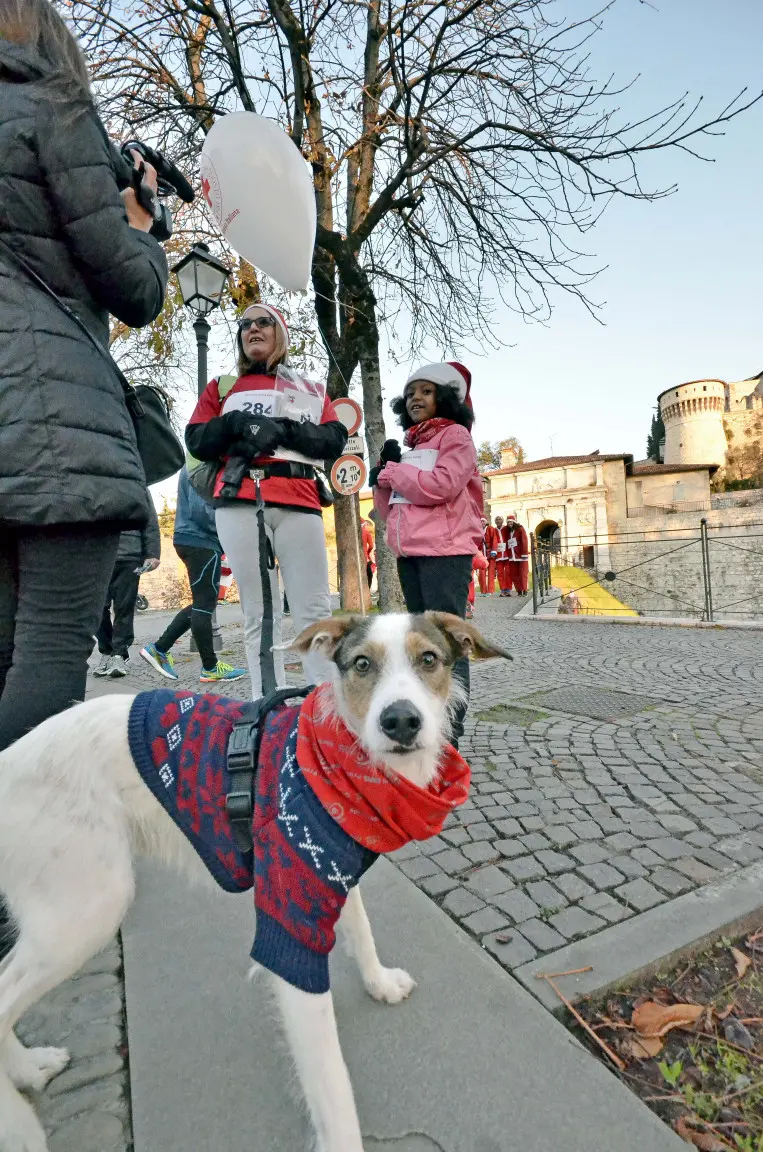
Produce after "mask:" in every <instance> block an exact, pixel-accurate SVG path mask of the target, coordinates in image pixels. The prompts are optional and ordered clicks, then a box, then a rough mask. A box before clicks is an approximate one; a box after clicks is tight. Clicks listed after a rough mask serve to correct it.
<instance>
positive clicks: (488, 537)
mask: <svg viewBox="0 0 763 1152" xmlns="http://www.w3.org/2000/svg"><path fill="white" fill-rule="evenodd" d="M500 543H501V534H500V532H499V531H498V529H497V528H496V527H495V526H494V525H493V524H491V523H490V521H489V520H488V519H486V517H484V516H483V517H482V551H483V552H484V554H485V559H486V560H487V571H486V572H482V571H481V572H480V592H481V593H482V594H483V596H484V595H488V596H492V595H493V593H494V592H495V564H496V560H497V559H498V546H499V545H500Z"/></svg>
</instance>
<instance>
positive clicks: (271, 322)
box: [238, 316, 276, 332]
mask: <svg viewBox="0 0 763 1152" xmlns="http://www.w3.org/2000/svg"><path fill="white" fill-rule="evenodd" d="M275 326H276V322H275V319H274V318H273V317H272V316H246V317H245V318H244V319H243V320H239V322H238V330H239V332H248V331H249V329H250V328H252V327H254V328H259V329H261V330H262V331H264V330H265V329H266V328H275Z"/></svg>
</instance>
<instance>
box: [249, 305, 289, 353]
mask: <svg viewBox="0 0 763 1152" xmlns="http://www.w3.org/2000/svg"><path fill="white" fill-rule="evenodd" d="M252 308H261V309H262V311H263V312H267V314H268V315H269V316H272V317H273V319H274V320H275V322H276V324H277V325H278V327H279V328H280V329H281V331H282V332H283V334H284V336H285V337H286V343H287V344H288V343H289V328H288V325H287V323H286V321H285V320H284V318H283V316H282V314H281V313H280V312H279V311H278V309H277V308H274V307H273V305H272V304H250V305H249V307H248V308H247V309H246V311H245V312H244V315H245V316H246V314H247V312H251V310H252Z"/></svg>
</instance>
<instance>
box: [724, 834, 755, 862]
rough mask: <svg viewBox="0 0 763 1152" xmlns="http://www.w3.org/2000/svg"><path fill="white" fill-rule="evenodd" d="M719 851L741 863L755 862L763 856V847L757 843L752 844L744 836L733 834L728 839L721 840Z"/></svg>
mask: <svg viewBox="0 0 763 1152" xmlns="http://www.w3.org/2000/svg"><path fill="white" fill-rule="evenodd" d="M718 851H719V852H722V853H723V854H724V856H729V857H730V858H731V859H732V860H734V861H735V862H736V863H737V864H741V865H744V864H754V863H755V861H756V860H760V858H761V856H763V849H761V848H759V847H758V845H757V844H752V843H751V842H750V841H749V840H747V839H746V837H744V836H732V837H731V838H730V839H728V840H721V841H719V843H718Z"/></svg>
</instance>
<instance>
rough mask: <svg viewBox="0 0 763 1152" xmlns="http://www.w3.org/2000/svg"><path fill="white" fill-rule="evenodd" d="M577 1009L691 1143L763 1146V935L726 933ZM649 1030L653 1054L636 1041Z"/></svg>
mask: <svg viewBox="0 0 763 1152" xmlns="http://www.w3.org/2000/svg"><path fill="white" fill-rule="evenodd" d="M578 1008H579V1010H580V1011H581V1014H582V1016H583V1017H584V1019H586V1021H587V1022H588V1023H589V1024H590V1025H591V1026H592V1027H593V1029H594V1030H595V1032H596V1034H597V1035H598V1036H599V1037H600V1038H601V1040H602V1041H604V1042H605V1043H606V1044H608V1045H609V1046H610V1048H611V1049H612V1050H613V1051H614V1052H615V1053H616V1054H617V1055H619V1057H620V1058H621V1059H622V1060H623V1062H624V1065H625V1066H624V1068H623V1070H622V1071H621V1072H620V1073H619V1075H620V1076H621V1078H622V1079H623V1080H624V1081H625V1083H626V1084H627V1085H628V1086H629V1087H630V1088H631V1089H632V1091H634V1092H635V1093H636V1094H637V1095H638V1096H640V1097H641V1099H642V1100H643V1101H644V1103H645V1104H647V1105H648V1106H649V1107H650V1108H651V1109H652V1111H654V1112H656V1113H657V1115H658V1116H660V1117H661V1118H662V1119H663V1120H664V1121H665V1122H666V1123H667V1124H669V1125H670V1126H671V1127H672V1128H673V1129H674V1130H675V1131H676V1132H677V1133H678V1134H679V1135H680V1136H682V1137H683V1139H684V1140H685V1141H686V1142H687V1144H689V1145H690V1146H691V1145H693V1146H694V1147H695V1148H698V1149H700V1150H701V1152H726V1150H727V1149H728V1150H731V1152H763V932H754V933H752V934H751V935H747V936H744V937H741V938H740V939H738V940H735V941H731V940H728V939H726V938H725V937H723V936H721V937H719V938H718V940H716V942H715V944H714V945H712V947H710V948H709V949H708V950H707V951H705V952H703V953H702V954H701V955H699V956H696V957H695V958H694V959H693V960H691V962H689V963H688V964H687V963H686V962H684V963H683V964H680V965H679V967H678V968H677V969H675V970H674V971H672V972H669V973H667V974H659V975H658V976H656V977H655V978H654V979H653V980H651V981H649V982H645V983H643V984H636V985H634V986H632V987H631V988H629V989H627V990H625V991H623V992H621V993H619V994H612V995H610V996H609V997H607V999H606V1001H605V1002H604V1003H592V1002H586V1003H583V1004H581V1005H578ZM687 1012H688V1014H689V1016H693V1017H694V1022H692V1023H688V1018H687V1016H686V1015H685V1013H687ZM644 1013H646V1014H647V1015H646V1016H645V1015H643V1014H644ZM676 1013H677V1014H679V1015H681V1016H682V1017H683V1019H684V1023H683V1024H680V1025H675V1024H674V1025H672V1026H671V1030H670V1031H666V1032H664V1033H663V1034H661V1035H659V1036H657V1037H656V1038H655V1037H654V1036H653V1034H654V1033H658V1032H660V1027H661V1025H659V1024H657V1023H656V1018H661V1019H662V1020H663V1022H664V1020H665V1019H666V1018H667V1014H670V1015H671V1016H673V1018H674V1019H675V1015H674V1014H676ZM647 1019H648V1020H649V1021H651V1024H650V1026H649V1027H647V1026H646V1025H645V1024H644V1023H643V1021H645V1020H647ZM639 1025H640V1028H641V1031H640V1032H639ZM662 1026H663V1027H664V1023H663V1025H662ZM578 1035H579V1036H580V1037H581V1039H583V1040H584V1043H586V1044H587V1045H588V1046H589V1047H590V1048H591V1049H592V1051H594V1052H595V1053H596V1055H597V1056H600V1057H602V1055H603V1054H602V1052H601V1051H599V1050H598V1048H597V1046H595V1045H594V1043H593V1041H592V1040H591V1037H590V1036H588V1035H587V1034H585V1033H583V1032H582V1030H579V1031H578ZM644 1035H646V1036H647V1037H649V1036H652V1039H651V1040H649V1039H648V1040H646V1041H645V1043H646V1045H647V1046H648V1052H647V1051H644V1050H643V1048H639V1044H640V1039H641V1037H643V1036H644ZM603 1059H604V1062H605V1063H607V1059H606V1057H603Z"/></svg>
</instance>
